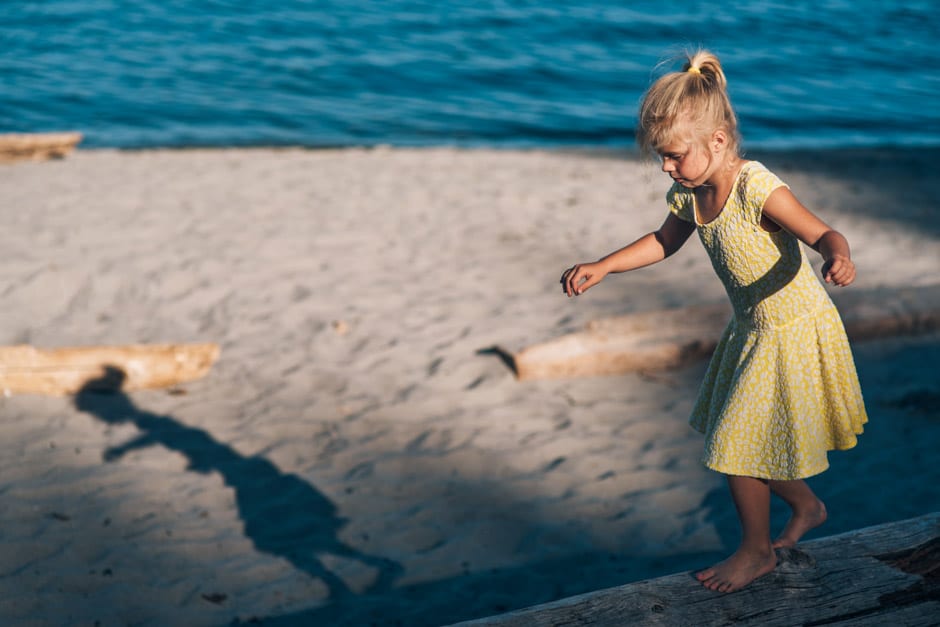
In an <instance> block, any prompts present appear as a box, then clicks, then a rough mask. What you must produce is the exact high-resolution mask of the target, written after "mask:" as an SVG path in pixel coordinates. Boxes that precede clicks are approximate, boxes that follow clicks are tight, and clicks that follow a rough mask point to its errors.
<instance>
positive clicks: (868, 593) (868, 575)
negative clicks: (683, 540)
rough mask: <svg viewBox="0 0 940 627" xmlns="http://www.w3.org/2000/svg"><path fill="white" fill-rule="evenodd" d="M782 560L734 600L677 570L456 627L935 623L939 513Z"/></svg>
mask: <svg viewBox="0 0 940 627" xmlns="http://www.w3.org/2000/svg"><path fill="white" fill-rule="evenodd" d="M778 558H779V562H778V565H777V569H776V570H775V571H774V572H772V573H771V574H769V575H767V576H765V577H762V578H761V579H758V580H757V581H755V582H753V583H752V584H751V585H750V586H748V587H746V588H744V589H743V590H739V591H738V592H734V593H731V594H720V593H717V592H712V591H711V590H708V589H706V588H705V587H703V586H702V585H701V584H700V583H698V581H696V580H695V579H694V578H693V576H692V573H681V574H676V575H669V576H666V577H660V578H658V579H650V580H647V581H640V582H637V583H631V584H627V585H624V586H619V587H616V588H610V589H607V590H600V591H598V592H590V593H587V594H582V595H579V596H576V597H571V598H568V599H562V600H560V601H556V602H554V603H548V604H545V605H539V606H535V607H532V608H528V609H523V610H519V611H516V612H511V613H509V614H503V615H500V616H494V617H491V618H484V619H480V620H473V621H468V622H464V623H460V626H461V627H471V626H474V627H481V626H483V625H488V626H491V627H549V626H553V627H554V626H560V625H565V626H575V625H591V626H593V627H623V626H625V625H670V626H673V625H675V626H682V627H685V626H686V625H696V626H697V627H712V626H718V625H740V626H742V627H757V626H760V627H775V626H780V627H792V626H794V625H802V626H803V627H810V626H817V625H843V626H849V625H854V626H861V625H867V626H869V627H875V626H882V625H891V626H901V625H904V626H905V627H909V626H919V625H924V626H926V625H934V626H935V625H938V624H940V512H934V513H931V514H926V515H924V516H921V517H918V518H912V519H910V520H905V521H900V522H894V523H888V524H885V525H879V526H877V527H869V528H867V529H861V530H858V531H852V532H849V533H844V534H841V535H837V536H831V537H828V538H822V539H820V540H813V541H811V542H806V543H803V544H800V545H798V548H796V549H782V550H780V551H778Z"/></svg>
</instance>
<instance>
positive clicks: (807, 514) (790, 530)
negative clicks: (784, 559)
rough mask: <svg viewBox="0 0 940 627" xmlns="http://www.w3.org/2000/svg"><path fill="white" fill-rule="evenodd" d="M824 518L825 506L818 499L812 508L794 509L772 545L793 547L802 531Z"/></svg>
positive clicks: (824, 519) (811, 527)
mask: <svg viewBox="0 0 940 627" xmlns="http://www.w3.org/2000/svg"><path fill="white" fill-rule="evenodd" d="M826 518H827V514H826V506H825V505H824V504H823V502H822V501H820V500H818V499H817V501H816V506H815V507H813V508H812V509H809V510H807V511H804V512H797V511H795V510H794V512H793V515H792V516H791V517H790V520H789V521H787V525H786V527H784V528H783V532H782V533H781V534H780V535H779V536H777V539H776V540H774V543H773V547H774V548H775V549H791V548H793V547H794V546H796V543H797V542H799V541H800V538H802V537H803V534H804V533H806V532H807V531H809V530H810V529H815V528H816V527H818V526H819V525H821V524H823V523H824V522H826Z"/></svg>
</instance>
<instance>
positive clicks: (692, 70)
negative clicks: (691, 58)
mask: <svg viewBox="0 0 940 627" xmlns="http://www.w3.org/2000/svg"><path fill="white" fill-rule="evenodd" d="M686 72H689V73H691V74H701V73H702V70H700V69H698V68H697V67H695V66H694V65H690V66H689V69H687V70H686Z"/></svg>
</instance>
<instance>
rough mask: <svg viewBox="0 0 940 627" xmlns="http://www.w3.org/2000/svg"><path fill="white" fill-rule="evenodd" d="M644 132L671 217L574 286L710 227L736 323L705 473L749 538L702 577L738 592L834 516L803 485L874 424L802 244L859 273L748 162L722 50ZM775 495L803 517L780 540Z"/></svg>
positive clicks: (712, 394) (716, 361)
mask: <svg viewBox="0 0 940 627" xmlns="http://www.w3.org/2000/svg"><path fill="white" fill-rule="evenodd" d="M637 138H638V141H639V144H640V146H641V147H642V148H643V149H644V151H651V152H655V153H657V154H658V155H659V156H660V158H661V159H662V170H663V172H665V173H666V174H668V175H669V176H670V177H671V178H672V179H673V181H674V182H673V184H672V187H671V188H670V189H669V192H668V193H667V195H666V200H667V203H668V206H669V211H670V212H671V213H670V215H669V216H668V217H667V218H666V221H665V222H663V224H662V226H661V227H660V228H659V230H658V231H655V232H653V233H649V234H647V235H645V236H644V237H641V238H640V239H638V240H637V241H635V242H633V243H632V244H630V245H628V246H626V247H624V248H622V249H620V250H618V251H615V252H613V253H611V254H609V255H607V256H606V257H604V258H602V259H600V260H599V261H596V262H594V263H584V264H578V265H576V266H573V267H571V268H569V269H568V270H566V271H565V272H564V274H563V275H562V278H561V283H562V286H563V289H564V291H565V293H566V294H567V295H568V296H569V297H570V296H572V295H579V294H583V293H584V292H585V291H587V290H588V289H590V288H591V287H593V286H594V285H597V283H599V282H600V281H601V280H602V279H603V278H604V277H605V276H607V275H608V274H610V273H611V272H625V271H627V270H633V269H635V268H640V267H643V266H648V265H650V264H653V263H656V262H658V261H661V260H663V259H665V258H666V257H668V256H670V255H671V254H673V253H674V252H676V251H677V250H679V248H680V247H681V246H682V245H683V244H684V243H685V241H686V240H687V239H688V238H689V236H690V235H691V234H692V232H693V231H698V234H699V238H700V239H701V241H702V243H703V244H704V246H705V249H706V250H707V251H708V255H709V257H710V258H711V261H712V265H713V267H714V268H715V272H716V273H717V274H718V277H719V278H720V279H721V281H722V283H723V284H724V286H725V290H726V291H727V293H728V296H729V297H730V298H731V304H732V306H733V309H734V315H733V317H732V319H731V322H730V323H729V324H728V327H727V328H726V329H725V332H724V334H723V335H722V337H721V340H720V342H719V344H718V347H717V349H716V350H715V354H714V356H713V357H712V360H711V363H710V365H709V367H708V371H707V373H706V375H705V381H704V382H703V384H702V387H701V390H700V392H699V397H698V400H697V401H696V403H695V406H694V408H693V410H692V417H691V421H690V422H691V424H692V426H693V427H694V428H695V429H697V430H699V431H701V432H702V433H704V434H705V453H704V456H703V462H704V463H705V465H706V466H707V467H708V468H711V469H713V470H716V471H718V472H720V473H723V474H725V475H726V476H727V480H728V485H729V487H730V489H731V496H732V498H733V500H734V504H735V507H736V508H737V511H738V517H739V518H740V521H741V527H742V530H743V533H742V540H741V545H740V546H739V547H738V550H737V551H736V552H735V553H734V554H733V555H731V556H730V557H729V558H727V559H726V560H725V561H723V562H721V563H719V564H716V565H714V566H712V567H711V568H708V569H706V570H703V571H701V572H699V573H698V574H697V575H696V576H697V578H698V579H699V580H700V581H701V582H702V584H703V585H705V586H706V587H708V588H710V589H712V590H718V591H721V592H731V591H734V590H739V589H741V588H742V587H744V586H746V585H747V584H749V583H750V582H751V581H753V580H754V579H756V578H758V577H760V576H762V575H765V574H767V573H769V572H771V571H772V570H773V569H774V567H775V566H776V564H777V558H776V555H775V553H774V549H775V548H780V547H792V546H794V545H795V544H796V543H797V541H798V540H799V539H800V537H801V536H802V535H803V534H804V533H806V532H807V531H809V530H810V529H812V528H814V527H817V526H819V525H821V524H822V523H823V522H824V521H825V520H826V508H825V506H824V505H823V503H822V501H820V500H819V498H817V497H816V495H815V494H814V493H813V491H812V490H811V489H810V488H809V486H808V485H807V484H806V482H805V481H803V480H804V479H805V478H806V477H810V476H812V475H815V474H818V473H821V472H822V471H824V470H825V469H826V468H828V466H829V463H828V461H827V459H826V452H827V451H829V450H834V449H848V448H851V447H853V446H855V444H856V435H857V434H860V433H862V425H864V424H865V423H866V422H867V416H866V414H865V407H864V404H863V402H862V394H861V391H860V389H859V385H858V377H857V375H856V372H855V364H854V362H853V360H852V354H851V352H850V350H849V345H848V340H847V339H846V336H845V330H844V329H843V326H842V321H841V319H840V318H839V314H838V312H837V311H836V309H835V307H834V306H833V304H832V301H831V300H830V299H829V296H828V294H827V293H826V291H825V289H824V288H823V287H822V284H821V283H820V282H819V280H818V279H816V277H815V275H814V273H813V270H812V269H811V267H810V266H809V264H808V262H807V260H806V256H805V255H804V253H803V250H802V248H801V247H800V241H803V242H805V243H806V244H807V245H809V246H810V247H812V248H813V249H814V250H816V251H817V252H819V253H820V254H821V255H822V258H823V260H824V262H823V265H822V276H823V278H824V279H825V281H826V283H831V284H834V285H838V286H846V285H849V284H850V283H851V282H852V281H853V280H854V279H855V266H854V264H853V263H852V260H851V258H850V256H849V246H848V243H847V242H846V240H845V238H844V237H843V236H842V235H841V234H840V233H838V232H837V231H834V230H833V229H831V228H829V226H827V225H826V224H825V223H824V222H823V221H822V220H820V219H819V218H817V217H816V216H815V215H813V214H812V213H810V211H809V210H807V209H806V208H805V207H804V206H803V205H802V204H800V202H799V201H798V200H797V199H796V198H795V197H794V195H793V194H792V193H791V192H790V190H789V188H788V187H787V186H786V184H784V183H783V182H782V181H780V179H778V178H777V177H776V176H775V175H774V174H773V173H771V172H770V171H769V170H767V168H765V167H764V166H763V165H761V164H760V163H758V162H756V161H747V160H744V159H742V158H741V157H740V156H739V153H738V128H737V119H736V117H735V114H734V111H733V109H732V107H731V102H730V100H729V98H728V94H727V91H726V81H725V75H724V72H723V71H722V69H721V65H720V63H719V62H718V59H717V58H716V57H715V56H714V55H713V54H711V53H709V52H707V51H700V52H698V53H696V54H694V55H693V56H690V57H688V59H687V63H686V64H685V67H684V69H683V71H682V72H672V73H669V74H666V75H665V76H663V77H661V78H660V79H659V80H657V81H656V82H655V83H654V84H653V86H652V87H651V88H650V89H649V91H648V92H647V93H646V96H645V97H644V99H643V103H642V105H641V107H640V121H639V130H638V133H637ZM771 492H773V493H774V494H776V495H777V496H779V497H780V498H782V499H783V500H784V501H785V502H786V503H787V504H788V505H789V506H790V508H791V509H792V516H791V518H790V520H789V522H788V523H787V525H786V526H785V527H784V529H783V532H782V533H781V534H780V535H779V536H778V537H777V538H776V540H774V541H771V539H770V493H771Z"/></svg>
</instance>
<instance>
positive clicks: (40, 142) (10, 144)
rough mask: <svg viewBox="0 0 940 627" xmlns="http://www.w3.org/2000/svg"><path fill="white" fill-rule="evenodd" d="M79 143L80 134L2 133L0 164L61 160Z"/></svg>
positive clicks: (80, 139)
mask: <svg viewBox="0 0 940 627" xmlns="http://www.w3.org/2000/svg"><path fill="white" fill-rule="evenodd" d="M80 141H82V134H81V133H2V134H0V163H7V162H11V161H23V160H33V161H42V160H44V159H54V158H61V157H64V156H65V155H67V154H69V153H70V152H72V151H73V150H75V147H76V146H77V145H78V143H79V142H80Z"/></svg>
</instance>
